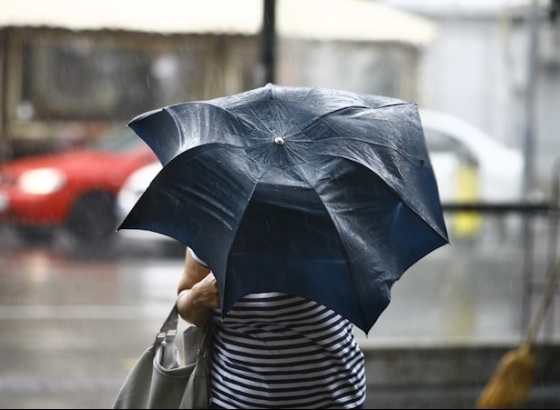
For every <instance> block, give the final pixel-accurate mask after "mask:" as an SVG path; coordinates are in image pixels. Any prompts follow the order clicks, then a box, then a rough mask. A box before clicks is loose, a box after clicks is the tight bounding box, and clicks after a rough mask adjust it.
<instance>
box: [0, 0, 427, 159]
mask: <svg viewBox="0 0 560 410" xmlns="http://www.w3.org/2000/svg"><path fill="white" fill-rule="evenodd" d="M276 8H277V13H276V14H277V18H276V20H277V32H276V33H277V39H278V41H277V44H278V47H277V50H278V52H277V60H276V65H277V73H278V75H277V81H276V82H277V83H279V84H283V85H302V86H303V85H305V86H324V87H332V88H344V89H349V90H352V91H357V92H371V93H376V94H386V95H392V96H396V97H401V98H405V99H409V100H416V99H417V89H418V84H417V78H418V73H417V71H418V64H419V61H420V58H421V53H422V50H423V48H424V47H425V46H426V44H428V43H429V42H430V41H431V40H432V39H433V38H434V37H435V27H434V26H433V24H431V23H430V22H429V20H427V19H425V18H421V17H418V16H416V15H414V14H412V13H408V12H404V11H399V10H397V9H394V8H392V7H389V6H385V5H382V4H378V3H377V2H372V1H364V0H327V1H325V0H306V1H305V2H295V1H289V0H278V1H277V3H276ZM0 9H1V10H2V13H0V44H1V47H0V67H1V75H0V79H1V82H0V92H1V93H0V95H1V96H2V97H1V100H0V106H1V110H0V159H6V158H9V157H15V156H23V155H27V154H31V153H34V152H38V151H47V150H52V149H59V148H64V147H66V146H70V145H75V144H80V143H81V142H82V141H84V140H87V139H91V138H95V136H96V135H100V134H101V132H102V131H103V130H104V128H106V127H107V126H108V124H109V123H115V122H116V123H122V124H126V122H127V121H128V120H129V119H131V118H132V117H133V116H135V115H137V114H139V113H141V112H143V111H147V110H150V109H154V108H158V107H160V106H165V105H170V104H173V103H177V102H182V101H187V100H198V99H208V98H213V97H218V96H222V95H226V94H232V93H236V92H240V91H243V90H247V89H251V88H254V87H257V86H260V85H262V81H261V78H262V65H261V62H260V57H259V56H260V50H259V49H260V47H261V41H260V33H261V27H262V20H263V0H235V1H234V0H228V1H226V2H224V1H218V0H205V1H196V0H163V1H160V2H157V4H156V3H153V2H151V1H150V2H148V1H145V0H119V1H115V2H104V3H103V5H102V7H101V6H100V5H99V4H98V3H95V2H76V1H69V0H51V1H48V2H45V1H42V0H0Z"/></svg>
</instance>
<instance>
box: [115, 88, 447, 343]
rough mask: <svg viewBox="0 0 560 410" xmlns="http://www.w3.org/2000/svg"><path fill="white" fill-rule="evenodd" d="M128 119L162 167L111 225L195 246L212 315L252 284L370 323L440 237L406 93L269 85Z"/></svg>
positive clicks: (438, 212) (364, 325)
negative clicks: (214, 301) (216, 295)
mask: <svg viewBox="0 0 560 410" xmlns="http://www.w3.org/2000/svg"><path fill="white" fill-rule="evenodd" d="M129 126H130V127H131V128H132V129H133V130H135V131H136V133H137V134H138V135H139V136H140V137H141V138H142V139H143V140H144V141H146V143H147V144H148V145H149V146H150V147H151V148H152V149H153V150H154V152H155V153H156V155H157V156H158V158H159V159H160V161H161V163H162V164H163V168H162V170H161V171H160V173H159V174H158V175H157V176H156V177H155V178H154V180H153V181H152V183H151V184H150V186H149V187H148V189H147V190H146V191H145V193H144V194H143V195H142V196H141V197H140V199H139V200H138V202H137V203H136V205H135V206H134V207H133V208H132V210H131V211H130V213H129V214H128V216H127V217H126V218H125V220H124V221H123V223H122V224H121V226H120V227H119V229H123V228H132V229H145V230H150V231H154V232H158V233H161V234H164V235H168V236H171V237H173V238H175V239H177V240H179V241H180V242H182V243H184V244H185V245H187V246H189V247H191V248H192V249H194V251H195V252H196V253H197V255H198V256H200V257H201V258H202V259H204V260H205V261H207V263H208V264H209V266H210V268H211V269H212V271H213V272H214V274H215V275H216V278H217V281H218V287H219V291H220V296H221V303H222V314H223V315H225V314H227V311H228V310H229V309H231V307H232V306H233V305H234V303H235V302H236V301H237V300H239V299H240V298H241V297H243V296H245V295H247V294H249V293H256V292H283V293H287V294H292V295H298V296H302V297H305V298H308V299H312V300H314V301H316V302H319V303H321V304H323V305H325V306H327V307H329V308H331V309H333V310H335V311H336V312H338V313H339V314H341V315H342V316H344V317H346V318H347V319H349V320H350V321H352V322H353V323H354V324H355V325H356V326H358V327H359V328H361V329H362V330H364V332H366V333H368V332H369V330H370V329H371V327H372V326H373V324H374V323H375V322H376V320H377V319H378V318H379V316H380V315H381V313H382V312H383V310H384V309H385V308H386V307H387V305H388V304H389V301H390V289H391V286H392V285H393V283H394V282H395V281H396V280H398V279H399V278H400V277H401V275H402V274H403V273H404V272H405V271H406V270H407V269H408V268H409V267H410V266H411V265H413V264H414V263H415V262H417V261H418V260H419V259H421V258H422V257H424V256H425V255H427V254H428V253H430V252H431V251H433V250H435V249H437V248H439V247H440V246H442V245H444V244H446V243H448V238H447V232H446V228H445V223H444V220H443V214H442V209H441V204H440V200H439V195H438V189H437V185H436V180H435V177H434V173H433V170H432V167H431V164H430V159H429V157H428V151H427V149H426V144H425V140H424V134H423V129H422V124H421V122H420V117H419V115H418V110H417V106H416V104H412V103H407V102H404V101H401V100H397V99H394V98H388V97H383V96H375V95H360V94H356V93H352V92H347V91H341V90H332V89H320V88H305V87H280V86H276V85H273V84H268V85H266V86H264V87H261V88H257V89H255V90H251V91H247V92H243V93H240V94H236V95H232V96H227V97H222V98H217V99H213V100H208V101H198V102H187V103H181V104H176V105H172V106H168V107H165V108H162V109H158V110H155V111H151V112H148V113H145V114H142V115H139V116H138V117H136V118H134V119H133V120H132V121H131V122H130V124H129Z"/></svg>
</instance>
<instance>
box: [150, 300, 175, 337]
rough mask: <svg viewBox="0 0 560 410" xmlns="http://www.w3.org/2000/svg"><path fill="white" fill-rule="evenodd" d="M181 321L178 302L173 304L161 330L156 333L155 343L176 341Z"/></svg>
mask: <svg viewBox="0 0 560 410" xmlns="http://www.w3.org/2000/svg"><path fill="white" fill-rule="evenodd" d="M178 323H179V311H178V310H177V302H176V301H175V303H174V304H173V308H172V309H171V312H169V315H167V318H166V319H165V321H164V322H163V325H161V328H160V330H159V332H158V333H157V334H156V338H155V340H154V344H155V345H159V344H161V343H162V342H164V341H165V342H166V343H173V342H174V341H175V336H177V325H178Z"/></svg>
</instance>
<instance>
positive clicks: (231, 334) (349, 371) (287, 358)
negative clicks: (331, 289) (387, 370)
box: [212, 293, 366, 409]
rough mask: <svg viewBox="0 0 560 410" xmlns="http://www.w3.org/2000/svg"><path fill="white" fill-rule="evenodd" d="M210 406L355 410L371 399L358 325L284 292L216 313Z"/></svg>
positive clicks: (250, 299)
mask: <svg viewBox="0 0 560 410" xmlns="http://www.w3.org/2000/svg"><path fill="white" fill-rule="evenodd" d="M214 321H215V323H216V326H215V344H214V353H213V360H212V401H213V403H214V404H215V405H216V406H217V407H223V408H259V409H263V408H339V409H340V408H356V407H358V406H361V405H363V402H364V400H365V394H366V381H365V369H364V357H363V354H362V352H361V351H360V349H359V347H358V344H357V342H356V339H355V337H354V334H353V326H352V324H351V323H350V322H348V321H347V320H346V319H344V318H342V317H341V316H340V315H338V314H336V313H335V312H333V311H332V310H329V309H327V308H325V307H324V306H322V305H319V304H317V303H315V302H311V301H309V300H306V299H303V298H300V297H295V296H288V295H284V294H279V293H258V294H252V295H248V296H246V297H244V298H243V299H241V300H240V301H239V302H238V303H236V305H235V306H234V307H233V309H232V310H231V311H230V312H229V313H228V314H227V315H226V316H225V318H224V319H223V320H222V319H221V315H220V311H219V310H215V311H214Z"/></svg>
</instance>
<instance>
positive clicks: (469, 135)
mask: <svg viewBox="0 0 560 410" xmlns="http://www.w3.org/2000/svg"><path fill="white" fill-rule="evenodd" d="M420 116H421V119H422V125H423V128H424V135H425V137H426V143H427V146H428V150H429V151H430V160H431V162H432V166H433V168H434V173H435V176H436V180H437V182H438V189H439V193H440V199H441V201H442V203H444V204H445V203H454V202H461V201H464V200H468V201H481V202H508V201H518V200H520V199H521V196H522V173H523V157H522V155H521V153H520V152H519V151H517V150H514V149H512V148H510V147H507V146H505V145H504V144H502V143H500V142H498V141H497V140H496V139H494V138H492V137H491V136H489V135H487V134H485V133H484V132H482V131H481V130H479V129H478V128H476V127H474V126H473V125H471V124H469V123H467V122H465V121H463V120H461V119H459V118H456V117H454V116H450V115H447V114H443V113H440V112H434V111H426V110H421V111H420ZM160 170H161V164H160V163H159V162H155V163H153V164H150V165H147V166H144V167H143V168H140V169H139V170H137V171H136V172H134V173H133V174H132V175H131V176H130V177H129V178H128V180H127V181H126V182H125V183H124V185H123V187H122V189H121V191H120V193H119V195H118V197H117V201H116V204H117V211H116V212H117V216H118V218H119V220H121V221H122V220H123V219H124V217H125V216H126V215H127V214H128V212H129V211H130V209H132V207H133V205H134V204H135V203H136V201H137V200H138V198H140V195H142V193H143V192H144V191H145V189H146V188H147V187H148V185H149V184H150V182H151V181H152V179H153V178H154V177H155V176H156V175H157V173H158V172H159V171H160ZM451 221H452V217H451V216H449V217H448V225H450V222H451ZM466 223H467V226H468V227H467V228H466V229H469V230H471V231H472V230H473V229H474V230H478V229H479V220H473V219H472V218H471V219H468V220H466ZM448 227H449V228H451V227H450V226H448ZM450 230H452V229H450ZM120 232H121V233H123V234H124V235H126V236H127V237H139V238H146V239H148V238H150V239H156V240H157V239H164V240H165V239H171V238H169V237H167V236H164V235H161V234H157V233H152V232H148V231H139V230H134V229H123V230H122V231H120Z"/></svg>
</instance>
